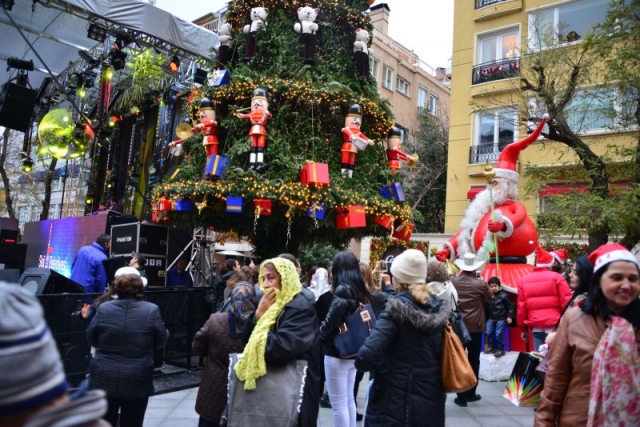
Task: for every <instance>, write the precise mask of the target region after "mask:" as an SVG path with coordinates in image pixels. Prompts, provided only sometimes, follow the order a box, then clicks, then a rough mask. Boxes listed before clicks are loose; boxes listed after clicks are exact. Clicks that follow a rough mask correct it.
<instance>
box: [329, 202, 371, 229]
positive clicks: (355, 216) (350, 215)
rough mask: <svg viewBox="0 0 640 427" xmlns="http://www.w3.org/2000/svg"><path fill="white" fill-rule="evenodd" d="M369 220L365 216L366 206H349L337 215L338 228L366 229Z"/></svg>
mask: <svg viewBox="0 0 640 427" xmlns="http://www.w3.org/2000/svg"><path fill="white" fill-rule="evenodd" d="M366 226H367V220H366V218H365V215H364V206H360V205H353V206H347V207H346V208H343V209H341V210H340V212H339V213H338V214H336V228H338V229H345V228H360V227H366Z"/></svg>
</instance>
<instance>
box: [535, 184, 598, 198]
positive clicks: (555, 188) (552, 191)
mask: <svg viewBox="0 0 640 427" xmlns="http://www.w3.org/2000/svg"><path fill="white" fill-rule="evenodd" d="M571 191H576V192H578V193H588V192H589V189H587V188H586V187H584V186H582V185H578V186H575V185H566V184H562V185H560V184H557V185H556V184H552V185H545V186H544V187H542V188H541V189H540V191H539V193H538V194H539V196H540V197H546V196H550V195H557V194H566V193H569V192H571Z"/></svg>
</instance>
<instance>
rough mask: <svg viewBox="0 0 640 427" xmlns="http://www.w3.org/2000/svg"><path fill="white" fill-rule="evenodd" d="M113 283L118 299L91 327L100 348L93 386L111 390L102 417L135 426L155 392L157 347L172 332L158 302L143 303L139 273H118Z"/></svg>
mask: <svg viewBox="0 0 640 427" xmlns="http://www.w3.org/2000/svg"><path fill="white" fill-rule="evenodd" d="M124 268H127V267H124ZM113 287H114V289H113V295H114V298H116V297H117V299H114V300H112V301H108V302H105V303H103V304H100V306H99V307H98V309H97V311H96V314H95V316H94V317H93V319H92V320H91V323H90V324H89V327H88V329H87V340H88V341H89V344H90V345H92V346H93V347H95V349H96V353H95V355H94V356H93V358H92V359H91V366H90V370H89V388H90V389H102V390H104V391H105V392H106V393H107V402H108V404H109V408H108V410H107V414H106V415H105V417H104V418H105V420H107V421H108V422H109V423H110V424H111V425H113V426H117V425H118V418H119V420H120V425H121V426H123V427H137V426H142V423H143V421H144V413H145V411H146V409H147V403H148V400H149V396H150V395H152V394H153V369H154V361H153V350H154V349H155V348H160V347H163V346H164V345H165V344H166V343H167V338H168V332H167V328H166V327H165V326H164V322H163V321H162V315H161V313H160V309H159V308H158V306H157V305H155V304H152V303H150V302H146V301H142V292H143V289H144V286H143V285H142V278H141V277H140V275H139V274H124V275H119V274H118V272H116V278H115V279H114V283H113ZM118 412H120V415H119V417H118Z"/></svg>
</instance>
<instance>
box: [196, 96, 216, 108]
mask: <svg viewBox="0 0 640 427" xmlns="http://www.w3.org/2000/svg"><path fill="white" fill-rule="evenodd" d="M213 105H214V104H213V101H211V100H210V99H209V98H206V97H205V98H202V99H201V100H200V104H198V106H199V107H200V109H201V110H213Z"/></svg>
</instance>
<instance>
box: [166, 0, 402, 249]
mask: <svg viewBox="0 0 640 427" xmlns="http://www.w3.org/2000/svg"><path fill="white" fill-rule="evenodd" d="M367 6H368V2H367V1H365V2H364V4H363V2H362V1H355V0H346V1H322V0H320V1H316V2H289V1H279V0H268V1H262V2H260V3H259V4H258V3H256V2H250V1H244V0H236V1H232V2H230V3H229V7H228V11H227V14H226V21H227V23H228V24H229V25H225V26H223V27H221V29H220V32H219V34H220V36H221V41H222V42H223V43H222V45H221V47H220V49H218V56H217V63H218V66H219V70H218V72H217V74H216V75H217V76H222V77H223V79H222V80H223V83H227V82H225V81H224V80H225V79H228V83H227V84H222V85H218V84H217V83H214V84H212V85H210V86H208V85H205V86H203V87H201V88H199V89H197V90H194V91H193V92H192V93H191V97H190V103H189V114H190V116H191V123H190V126H191V127H192V128H193V131H194V132H195V133H194V134H193V136H192V137H190V138H188V139H186V140H185V141H184V142H182V148H183V151H184V160H183V162H182V163H181V164H180V169H179V172H178V173H177V174H176V175H175V176H174V177H172V178H171V179H170V180H168V181H165V182H164V183H162V184H160V185H158V186H156V188H155V190H154V199H155V201H156V206H157V208H158V211H157V212H156V216H157V218H158V220H159V221H164V222H168V223H171V224H180V225H182V226H193V227H196V226H211V227H213V228H214V229H215V230H218V231H235V232H236V233H237V234H238V235H239V236H240V237H243V238H247V239H248V240H249V241H251V242H252V243H253V245H254V246H255V252H256V255H257V256H259V257H266V256H271V255H275V254H277V253H280V252H283V251H285V250H286V251H290V252H294V253H295V252H297V251H298V250H299V249H300V248H301V246H303V245H305V244H309V243H311V242H316V241H328V242H331V243H333V244H336V245H341V244H342V245H343V244H346V243H347V242H348V241H349V239H351V238H359V237H363V236H371V235H377V236H386V235H390V234H391V233H395V234H396V235H397V236H398V237H400V238H403V239H407V240H408V238H409V236H410V234H411V230H412V228H413V226H412V221H411V216H412V210H411V208H410V206H408V205H407V204H406V203H404V202H403V196H402V189H401V187H400V184H399V183H397V180H398V176H399V175H398V174H396V175H393V174H392V171H391V169H390V167H389V164H388V163H389V162H388V160H387V138H388V137H389V133H390V131H391V130H392V129H393V117H392V114H391V111H390V108H389V105H388V102H386V101H385V100H382V99H381V98H380V96H379V94H378V92H377V90H376V82H375V80H374V79H373V78H372V77H371V76H370V74H369V72H368V64H369V59H368V53H369V45H370V40H369V34H371V32H372V27H371V22H370V20H369V18H368V17H367V16H366V14H363V13H362V11H363V9H366V7H367ZM229 26H230V28H229ZM229 29H230V31H229ZM225 71H226V72H227V73H228V74H225ZM360 125H361V127H360ZM359 127H360V128H359ZM358 128H359V129H358ZM203 145H204V146H203ZM325 168H326V170H325ZM382 193H384V195H383V194H382ZM385 196H386V197H385Z"/></svg>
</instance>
